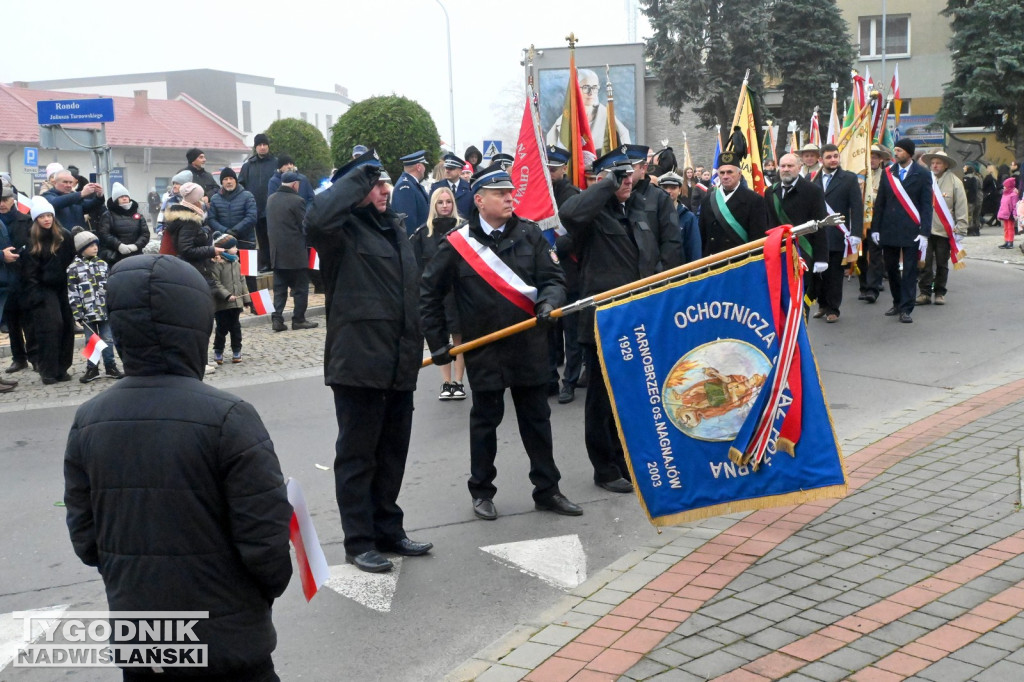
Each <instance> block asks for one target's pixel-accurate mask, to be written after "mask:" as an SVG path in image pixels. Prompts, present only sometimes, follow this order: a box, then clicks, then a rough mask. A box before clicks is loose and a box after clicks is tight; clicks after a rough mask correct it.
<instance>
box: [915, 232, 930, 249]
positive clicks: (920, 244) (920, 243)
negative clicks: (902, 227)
mask: <svg viewBox="0 0 1024 682" xmlns="http://www.w3.org/2000/svg"><path fill="white" fill-rule="evenodd" d="M914 241H916V242H917V248H918V249H920V250H921V251H924V250H925V249H927V248H928V237H925V236H924V235H923V234H919V235H917V238H915V239H914Z"/></svg>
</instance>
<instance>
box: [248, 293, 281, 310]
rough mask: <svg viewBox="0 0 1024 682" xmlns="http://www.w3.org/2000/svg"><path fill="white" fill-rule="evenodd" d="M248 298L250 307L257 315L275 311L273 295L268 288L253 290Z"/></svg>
mask: <svg viewBox="0 0 1024 682" xmlns="http://www.w3.org/2000/svg"><path fill="white" fill-rule="evenodd" d="M250 298H251V299H252V307H253V309H254V310H255V311H256V313H257V314H258V315H267V314H269V313H274V312H277V310H276V309H275V308H274V296H273V294H271V293H270V289H260V290H259V291H254V292H253V293H252V295H251V296H250Z"/></svg>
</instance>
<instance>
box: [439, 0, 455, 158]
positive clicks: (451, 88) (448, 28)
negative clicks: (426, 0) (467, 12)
mask: <svg viewBox="0 0 1024 682" xmlns="http://www.w3.org/2000/svg"><path fill="white" fill-rule="evenodd" d="M437 4H438V5H439V6H440V7H441V11H442V12H444V30H445V35H446V37H447V39H448V113H449V121H450V123H451V126H452V129H451V133H452V139H451V140H450V141H449V144H450V145H451V147H452V152H454V151H455V85H454V81H453V80H452V25H451V22H450V21H449V20H448V10H447V9H445V6H444V3H442V2H441V0H437Z"/></svg>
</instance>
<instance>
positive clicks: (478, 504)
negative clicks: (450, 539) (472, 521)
mask: <svg viewBox="0 0 1024 682" xmlns="http://www.w3.org/2000/svg"><path fill="white" fill-rule="evenodd" d="M473 513H474V514H476V517H477V518H478V519H483V520H484V521H493V520H494V519H496V518H498V510H497V509H495V508H494V501H493V500H487V499H484V498H482V497H478V498H476V499H475V500H473Z"/></svg>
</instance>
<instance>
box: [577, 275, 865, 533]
mask: <svg viewBox="0 0 1024 682" xmlns="http://www.w3.org/2000/svg"><path fill="white" fill-rule="evenodd" d="M784 293H785V292H784ZM785 302H788V301H784V303H785ZM776 303H778V302H776ZM772 308H773V306H772V297H771V295H770V294H769V283H768V275H767V272H766V269H765V260H764V257H763V256H757V257H751V258H747V259H745V260H743V261H741V262H739V263H736V264H733V265H729V266H727V267H723V268H720V269H715V270H712V271H710V272H708V273H705V274H702V275H698V276H694V277H691V278H688V279H685V280H682V281H680V282H677V283H674V284H670V285H667V286H665V287H662V288H659V289H656V290H654V291H650V292H646V293H643V294H640V295H637V296H634V297H631V298H629V299H626V300H623V301H618V302H612V303H609V304H607V305H603V306H600V307H599V308H598V310H597V315H596V318H597V319H596V325H597V336H598V344H599V354H600V355H601V360H602V365H603V367H604V370H605V377H606V380H607V384H608V393H609V395H610V397H611V401H612V406H613V410H614V412H615V418H616V421H617V424H618V428H619V436H620V438H621V440H622V444H623V449H624V450H625V453H626V461H627V462H628V464H629V467H630V470H631V471H632V474H633V481H634V482H635V485H636V491H637V496H638V497H639V498H640V503H641V505H642V506H643V507H644V510H645V511H646V512H647V515H648V518H649V519H650V520H651V523H653V524H655V525H657V526H666V525H672V524H677V523H683V522H685V521H692V520H696V519H702V518H708V517H710V516H715V515H719V514H728V513H731V512H736V511H745V510H751V509H764V508H767V507H777V506H783V505H789V504H799V503H802V502H808V501H811V500H818V499H825V498H834V497H843V496H845V494H846V472H845V470H844V468H843V464H842V455H841V453H840V450H839V445H838V443H837V442H836V435H835V431H834V429H833V427H832V418H831V415H830V414H829V411H828V407H827V405H826V404H825V396H824V392H823V390H822V387H821V381H820V379H819V377H818V370H817V366H816V365H815V362H814V356H813V354H812V352H811V346H810V343H809V342H808V339H807V330H806V328H805V327H804V324H803V316H802V315H797V316H795V317H797V318H798V319H799V322H798V324H799V327H798V328H797V330H796V331H797V337H796V346H797V349H798V350H797V352H798V353H799V361H800V365H799V377H800V378H801V379H802V381H801V382H800V383H801V384H802V385H801V386H800V387H799V388H798V390H800V393H801V397H800V399H799V400H797V401H796V402H795V403H794V402H793V399H794V398H793V396H792V394H791V393H790V389H789V388H786V389H785V390H784V391H782V393H781V398H780V400H779V401H778V409H777V410H776V412H775V413H774V415H772V419H771V424H772V428H771V435H770V438H769V440H768V445H767V449H766V451H765V455H764V459H763V460H762V461H761V464H760V466H759V467H757V468H756V470H755V467H753V466H740V465H739V464H736V463H735V462H734V459H735V458H734V459H730V449H732V448H736V447H737V444H740V446H742V444H743V442H745V441H743V439H744V437H745V436H744V434H746V435H747V436H749V433H750V431H751V428H752V425H753V424H754V423H755V422H757V421H758V419H759V418H760V417H761V415H760V414H759V412H760V411H761V410H762V409H763V410H765V411H768V410H770V408H766V407H764V406H766V405H770V401H769V400H768V399H767V398H768V397H769V396H768V392H769V391H770V389H771V386H772V382H773V378H774V377H775V375H776V373H775V372H774V371H773V369H774V366H775V363H776V362H777V360H778V358H779V352H780V338H779V334H778V333H777V331H776V325H775V320H774V315H773V310H772ZM794 362H795V360H794ZM794 366H795V365H794ZM795 374H796V372H795V371H794V374H792V375H788V376H790V377H792V376H794V375H795ZM792 384H793V382H792V381H790V383H789V385H792ZM783 385H786V384H785V383H783ZM792 405H800V406H801V407H802V411H801V413H800V414H801V415H802V420H800V421H801V422H802V427H801V431H800V434H799V440H798V441H797V442H796V444H795V447H794V446H793V445H792V444H790V443H779V442H777V441H778V440H779V430H780V429H781V426H782V423H783V421H784V419H785V417H786V414H787V409H788V408H789V407H791V406H792ZM770 414H771V413H770V412H769V415H770ZM765 423H767V422H765ZM766 429H767V427H766ZM765 433H766V434H767V433H768V432H767V430H766V431H765ZM739 449H740V451H742V447H739ZM784 450H792V451H793V454H788V453H787V452H785V451H784ZM734 454H735V450H734Z"/></svg>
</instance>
